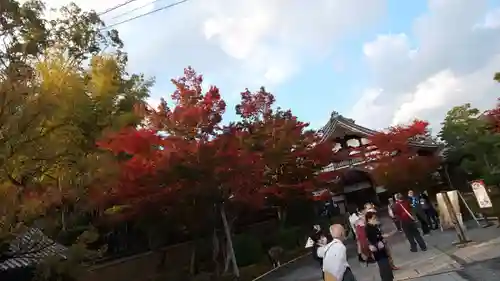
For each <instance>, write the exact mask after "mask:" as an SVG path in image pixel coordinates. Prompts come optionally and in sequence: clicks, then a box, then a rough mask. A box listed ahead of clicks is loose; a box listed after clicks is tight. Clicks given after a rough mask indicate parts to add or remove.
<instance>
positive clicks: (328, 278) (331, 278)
mask: <svg viewBox="0 0 500 281" xmlns="http://www.w3.org/2000/svg"><path fill="white" fill-rule="evenodd" d="M323 280H325V281H338V280H337V278H335V276H333V274H331V273H330V272H326V271H325V272H323Z"/></svg>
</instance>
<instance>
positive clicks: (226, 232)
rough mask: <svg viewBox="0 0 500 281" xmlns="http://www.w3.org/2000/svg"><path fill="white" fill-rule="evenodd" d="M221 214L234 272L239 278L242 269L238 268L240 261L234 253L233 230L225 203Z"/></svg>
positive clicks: (221, 207)
mask: <svg viewBox="0 0 500 281" xmlns="http://www.w3.org/2000/svg"><path fill="white" fill-rule="evenodd" d="M220 215H221V218H222V224H223V225H224V232H225V234H226V238H227V244H228V247H229V255H230V256H231V259H232V264H233V273H234V275H235V276H236V277H237V278H239V277H240V270H239V268H238V263H237V262H236V255H235V254H234V248H233V240H232V238H231V230H230V229H229V224H228V223H227V217H226V211H225V209H224V205H221V206H220Z"/></svg>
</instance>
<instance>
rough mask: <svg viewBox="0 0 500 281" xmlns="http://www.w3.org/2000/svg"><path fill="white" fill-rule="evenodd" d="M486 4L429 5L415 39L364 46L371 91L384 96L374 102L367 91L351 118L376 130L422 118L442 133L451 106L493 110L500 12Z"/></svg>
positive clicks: (499, 65) (453, 1)
mask: <svg viewBox="0 0 500 281" xmlns="http://www.w3.org/2000/svg"><path fill="white" fill-rule="evenodd" d="M487 2H488V1H487V0H429V1H428V8H429V10H428V12H426V13H425V14H424V15H422V16H421V17H419V18H417V19H416V20H415V21H414V24H413V34H412V36H411V39H412V40H410V38H409V35H407V34H387V35H379V36H378V37H377V38H376V39H375V40H374V41H372V42H368V43H366V44H365V46H364V48H363V52H364V55H365V58H366V61H367V64H368V66H369V67H370V69H371V71H372V73H373V76H374V80H375V83H374V85H373V89H382V91H378V90H377V91H378V92H379V93H380V94H379V95H377V96H376V97H375V98H374V96H373V90H370V89H367V90H366V91H365V94H363V95H362V97H361V98H360V100H359V101H358V102H357V103H356V105H355V106H354V107H353V108H352V111H351V117H353V118H355V119H356V120H358V122H359V123H361V124H366V125H368V126H372V127H375V128H382V127H386V126H387V125H389V124H393V123H401V122H403V123H404V122H408V121H410V120H411V119H414V118H422V119H426V120H429V121H430V122H431V124H432V125H433V127H435V128H438V127H439V123H440V122H441V120H442V119H443V117H444V115H445V114H446V112H447V111H448V110H449V109H450V108H451V107H452V106H455V105H460V104H463V103H466V102H471V103H473V104H474V105H476V106H478V107H480V108H482V109H486V108H488V107H491V106H493V105H494V104H495V100H496V98H497V97H498V96H499V94H498V93H499V90H500V85H496V84H495V83H494V81H493V80H492V79H493V74H494V73H495V72H496V71H500V36H498V34H499V32H500V24H499V23H500V21H499V20H498V19H499V18H500V10H488V8H487V6H488V5H487ZM413 42H415V43H413ZM360 104H362V105H363V106H359V105H360Z"/></svg>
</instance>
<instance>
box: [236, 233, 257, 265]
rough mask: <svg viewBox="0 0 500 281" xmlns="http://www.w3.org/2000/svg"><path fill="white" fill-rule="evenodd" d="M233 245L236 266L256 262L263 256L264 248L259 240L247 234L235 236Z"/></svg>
mask: <svg viewBox="0 0 500 281" xmlns="http://www.w3.org/2000/svg"><path fill="white" fill-rule="evenodd" d="M233 246H234V251H235V255H236V260H237V262H238V266H247V265H251V264H255V263H258V262H259V261H260V260H261V259H262V257H263V256H264V250H263V249H262V245H261V243H260V241H259V240H258V239H257V238H255V237H254V236H251V235H248V234H241V235H238V236H236V237H235V238H234V245H233Z"/></svg>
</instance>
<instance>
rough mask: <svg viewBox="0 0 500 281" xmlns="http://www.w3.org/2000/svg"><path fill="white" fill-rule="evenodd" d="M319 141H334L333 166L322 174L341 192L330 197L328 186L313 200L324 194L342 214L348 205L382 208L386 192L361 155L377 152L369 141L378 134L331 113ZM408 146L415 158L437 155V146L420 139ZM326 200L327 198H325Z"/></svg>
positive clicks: (426, 139) (422, 138)
mask: <svg viewBox="0 0 500 281" xmlns="http://www.w3.org/2000/svg"><path fill="white" fill-rule="evenodd" d="M322 131H323V134H324V138H323V140H327V139H329V140H334V141H335V142H336V143H337V145H336V147H335V149H334V151H333V153H334V154H335V155H334V156H335V157H334V162H333V163H331V164H330V165H328V166H327V167H325V168H324V169H323V171H322V172H323V173H327V174H328V176H331V181H330V183H331V185H332V186H333V185H336V186H339V185H340V186H342V187H343V192H342V193H338V194H331V193H330V191H329V189H328V186H327V188H326V189H324V190H319V191H317V192H316V193H315V195H316V196H319V197H323V198H324V197H325V196H324V195H325V193H328V194H329V195H331V197H332V201H333V203H334V204H335V205H337V206H338V207H339V209H340V212H345V211H346V207H347V206H348V205H354V206H362V205H363V204H364V203H366V202H373V203H376V204H385V203H386V202H387V198H388V197H389V196H391V195H392V194H388V192H387V190H386V189H385V188H384V187H383V186H380V185H378V184H377V183H376V182H375V181H374V179H373V176H372V175H371V171H372V170H373V169H374V167H373V165H374V164H375V163H370V162H369V161H368V160H367V157H366V155H361V153H362V152H361V150H357V148H363V150H362V151H364V152H363V153H367V154H368V153H372V152H374V151H376V150H377V148H376V147H375V146H373V145H370V141H369V138H370V137H371V136H373V135H375V134H377V133H378V132H377V131H375V130H372V129H369V128H366V127H363V126H361V125H358V124H356V123H355V121H354V120H353V119H349V118H346V117H344V116H342V115H340V114H338V113H337V112H335V111H334V112H332V114H331V117H330V120H329V121H328V123H327V124H326V125H325V126H324V127H323V128H322ZM409 144H410V146H411V147H413V148H414V149H415V152H416V153H418V154H419V155H432V154H435V153H439V148H440V147H439V145H438V144H437V143H436V142H435V141H434V140H432V139H430V138H428V137H425V136H422V137H419V138H418V139H414V140H411V141H410V142H409ZM327 197H330V196H327Z"/></svg>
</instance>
